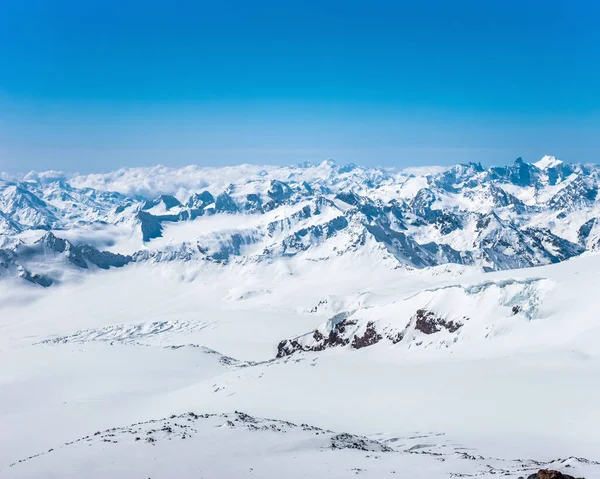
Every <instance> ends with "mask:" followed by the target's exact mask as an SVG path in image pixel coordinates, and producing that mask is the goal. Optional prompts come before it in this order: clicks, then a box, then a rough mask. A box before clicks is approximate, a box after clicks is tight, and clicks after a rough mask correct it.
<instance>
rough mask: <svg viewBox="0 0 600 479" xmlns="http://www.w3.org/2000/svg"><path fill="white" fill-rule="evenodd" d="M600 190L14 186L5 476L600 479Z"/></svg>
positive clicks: (163, 171) (422, 172)
mask: <svg viewBox="0 0 600 479" xmlns="http://www.w3.org/2000/svg"><path fill="white" fill-rule="evenodd" d="M599 176H600V168H599V167H597V166H595V165H582V164H570V163H566V162H562V161H560V160H557V159H556V158H554V157H550V156H546V157H544V158H543V159H541V160H540V161H538V162H537V163H533V164H530V163H526V162H524V161H523V160H521V159H518V160H516V161H515V162H514V164H512V165H509V166H494V167H490V168H484V167H483V166H482V165H480V164H477V163H470V164H467V165H456V166H453V167H449V168H439V167H435V168H419V169H407V170H404V171H401V172H395V171H391V170H384V169H373V168H363V167H360V166H356V165H336V164H335V163H334V162H332V161H327V162H323V163H321V164H317V165H312V164H303V165H299V166H293V167H272V166H253V165H242V166H239V167H227V168H200V167H195V166H190V167H186V168H182V169H171V168H166V167H154V168H136V169H122V170H119V171H116V172H112V173H109V174H94V175H71V174H63V173H60V172H56V171H52V172H42V173H34V172H32V173H29V174H27V175H26V176H24V177H22V178H14V177H13V178H10V177H9V176H8V175H3V174H0V178H5V179H3V180H0V478H28V477H29V478H38V477H60V478H80V477H90V478H105V477H114V478H131V477H142V478H147V477H151V478H153V479H157V478H172V477H178V478H202V477H205V478H223V479H229V478H232V477H258V478H275V477H278V478H279V477H285V478H288V477H289V478H300V477H331V478H347V477H354V476H358V477H365V478H371V477H372V478H382V477H406V478H417V479H433V478H458V477H468V478H492V477H507V478H514V479H516V478H518V477H524V478H527V477H529V476H530V475H532V474H533V475H534V476H533V477H542V476H536V473H537V472H538V471H539V470H540V469H551V470H556V471H560V473H561V474H562V475H560V476H559V475H554V476H544V477H554V478H557V479H560V478H561V477H562V478H567V479H568V478H569V477H583V478H587V479H589V478H595V477H600V462H599V461H600V453H599V452H598V451H600V408H598V404H600V387H598V385H597V381H596V379H597V378H598V377H600V319H599V318H600V317H599V316H598V311H599V310H600V297H599V296H598V295H597V294H595V285H596V284H598V280H600V256H598V253H597V252H598V251H599V249H600V246H599V245H600V241H599V238H600V234H599V232H598V227H599V226H598V225H599V223H598V218H599V217H600V201H598V185H599ZM241 411H243V412H241ZM268 418H271V419H268Z"/></svg>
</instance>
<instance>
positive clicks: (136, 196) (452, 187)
mask: <svg viewBox="0 0 600 479" xmlns="http://www.w3.org/2000/svg"><path fill="white" fill-rule="evenodd" d="M599 172H600V168H599V167H597V166H595V165H579V164H566V163H564V162H561V161H560V160H557V159H555V158H553V157H544V158H543V159H542V160H540V161H539V162H537V163H533V164H530V163H526V162H524V161H523V160H521V159H517V160H516V161H515V162H514V164H512V165H508V166H494V167H491V168H488V169H486V168H484V167H483V166H482V165H481V164H478V163H470V164H467V165H455V166H453V167H449V168H445V169H432V170H431V171H425V172H414V173H411V172H410V171H403V172H393V171H388V170H383V169H368V168H363V167H359V166H356V165H344V166H338V165H336V164H335V163H333V162H331V161H327V162H323V163H321V164H319V165H311V164H303V165H299V166H297V167H280V168H278V167H253V166H250V165H242V166H240V167H237V168H234V167H228V168H221V169H218V168H205V169H200V168H196V167H187V168H184V169H181V170H171V169H165V168H164V167H156V168H150V169H130V170H119V171H118V172H113V173H109V174H107V175H88V176H87V177H86V176H81V175H71V176H69V175H63V174H60V173H56V172H49V173H40V174H35V173H30V174H28V175H26V176H24V177H22V178H11V179H5V180H0V247H2V248H3V249H2V251H1V253H2V258H3V260H2V265H3V266H4V268H3V270H4V271H8V270H10V271H13V270H16V271H18V272H19V275H20V276H21V277H23V278H25V279H28V280H29V281H32V282H35V283H37V284H42V285H49V284H51V283H52V282H54V280H56V279H57V278H53V277H51V276H48V277H46V276H47V275H48V273H45V275H46V276H44V274H42V273H41V272H39V271H36V270H35V269H34V268H36V267H37V268H38V269H39V265H40V264H44V262H45V261H47V260H48V258H50V257H51V258H54V259H55V258H56V257H57V255H58V256H61V255H62V256H64V257H65V258H66V261H64V266H65V267H75V268H85V269H87V268H88V267H91V268H93V267H100V268H103V269H105V268H110V267H113V266H124V265H126V264H127V263H130V262H135V261H183V260H185V261H189V260H193V259H202V260H209V261H213V262H218V263H231V262H239V261H242V262H244V261H264V260H267V261H274V260H276V259H278V258H290V257H298V258H300V259H312V260H327V258H329V257H331V256H332V255H343V254H346V253H348V252H361V253H364V254H368V255H372V256H373V260H374V261H384V262H386V263H388V264H389V265H390V267H405V268H426V267H432V266H437V265H440V264H446V263H456V264H460V265H473V266H477V267H481V268H484V269H485V270H490V271H491V270H502V269H512V268H522V267H529V266H538V265H543V264H549V263H556V262H560V261H564V260H566V259H569V258H571V257H574V256H577V255H579V254H581V253H583V252H584V251H586V250H595V249H597V245H598V239H597V237H598V235H597V233H596V231H595V230H596V229H597V227H596V223H597V220H596V219H597V217H598V216H600V206H599V202H598V200H597V196H598V182H599V180H598V178H599ZM4 177H6V175H5V176H4ZM226 181H228V183H226ZM115 190H116V191H115ZM111 228H113V229H111ZM115 228H116V229H115ZM39 230H50V231H52V233H49V234H45V233H43V232H39ZM81 231H83V232H84V233H85V234H79V233H78V232H81ZM116 231H118V232H119V235H121V236H119V235H116V234H115V238H114V239H113V238H110V239H109V240H106V237H111V235H113V233H115V232H116ZM64 235H67V236H70V239H69V240H68V241H66V242H64V241H63V239H62V238H63V236H64ZM123 236H127V237H128V238H129V240H128V242H127V244H123V242H121V240H120V238H121V237H123ZM96 237H101V238H102V240H101V241H100V240H98V241H96ZM90 239H91V240H92V241H91V243H90V241H89V240H90ZM61 242H62V243H61ZM49 243H52V244H54V245H56V244H59V243H60V244H61V245H64V246H65V247H64V248H62V247H61V248H47V247H46V248H36V247H35V245H39V244H46V245H47V244H49ZM88 243H90V244H88ZM104 250H108V251H104ZM74 258H75V259H77V258H79V259H77V260H76V261H75V260H74ZM5 275H6V274H5ZM40 275H41V276H40ZM40 277H42V278H44V279H42V280H40V279H39V278H40Z"/></svg>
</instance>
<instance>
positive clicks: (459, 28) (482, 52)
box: [0, 0, 600, 172]
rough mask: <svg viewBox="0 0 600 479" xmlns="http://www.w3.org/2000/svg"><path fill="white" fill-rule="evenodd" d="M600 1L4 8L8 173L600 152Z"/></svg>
mask: <svg viewBox="0 0 600 479" xmlns="http://www.w3.org/2000/svg"><path fill="white" fill-rule="evenodd" d="M599 24H600V4H599V2H597V1H595V0H594V1H592V0H589V1H588V0H577V1H572V0H570V1H559V0H547V1H541V0H537V1H528V0H520V1H513V0H504V1H500V0H498V1H496V0H490V1H486V0H477V1H452V2H450V1H428V0H420V1H411V2H408V1H402V0H397V1H378V0H370V1H366V0H365V1H360V2H357V1H353V0H346V1H344V2H341V1H312V0H308V1H298V2H295V1H292V2H287V1H282V0H280V1H260V0H259V1H238V0H220V1H211V2H208V1H201V0H200V1H194V2H192V1H189V2H188V1H176V0H169V1H161V2H158V1H153V0H144V1H141V0H129V1H127V0H120V1H113V0H102V1H81V0H27V1H13V0H0V170H3V171H9V172H18V171H20V172H25V171H28V170H32V169H35V170H46V169H61V170H68V171H81V172H89V171H106V170H110V169H114V168H119V167H122V166H144V165H152V164H156V163H162V164H167V165H172V166H182V165H185V164H190V163H196V164H200V165H222V164H235V163H241V162H250V163H271V164H290V163H293V162H296V161H303V160H312V161H319V160H322V159H324V158H328V157H333V158H334V159H336V160H337V161H339V162H342V163H345V162H350V161H352V162H357V163H362V164H366V165H384V166H398V167H403V166H409V165H421V164H449V163H455V162H461V161H472V160H477V161H482V162H483V163H485V164H491V163H506V162H510V161H513V160H514V158H515V157H517V156H522V157H523V158H525V159H526V160H531V161H534V160H536V159H538V157H541V156H542V155H544V154H554V155H556V156H559V157H562V158H564V159H566V160H570V161H583V162H596V161H598V160H599V159H600V88H599V87H600V28H599V27H598V25H599Z"/></svg>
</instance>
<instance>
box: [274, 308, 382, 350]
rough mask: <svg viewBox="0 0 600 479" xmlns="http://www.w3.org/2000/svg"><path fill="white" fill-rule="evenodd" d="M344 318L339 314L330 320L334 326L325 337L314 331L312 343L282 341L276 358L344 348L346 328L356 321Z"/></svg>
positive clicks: (292, 340) (346, 341)
mask: <svg viewBox="0 0 600 479" xmlns="http://www.w3.org/2000/svg"><path fill="white" fill-rule="evenodd" d="M345 316H346V313H340V314H339V315H336V316H334V317H333V318H331V320H330V321H331V322H332V324H333V325H334V326H333V327H332V328H331V330H330V331H329V334H328V335H327V336H325V335H324V334H323V333H321V332H320V331H319V330H315V331H314V332H313V334H312V339H313V340H314V342H312V343H309V344H302V343H301V342H300V341H299V340H298V338H296V339H284V340H283V341H281V342H280V343H279V344H278V345H277V357H278V358H281V357H284V356H289V355H291V354H294V353H296V352H300V351H322V350H323V349H325V348H331V347H334V346H346V345H347V344H348V343H350V340H349V339H348V338H347V337H346V336H345V334H346V327H347V326H354V325H355V324H356V321H352V320H348V319H346V318H345ZM340 318H341V319H340ZM379 339H381V338H379Z"/></svg>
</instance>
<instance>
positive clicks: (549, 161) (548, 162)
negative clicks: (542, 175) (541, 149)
mask: <svg viewBox="0 0 600 479" xmlns="http://www.w3.org/2000/svg"><path fill="white" fill-rule="evenodd" d="M562 163H563V162H562V161H561V160H559V159H557V158H556V157H554V156H549V155H546V156H544V157H543V158H542V159H541V160H539V161H536V162H535V163H534V164H533V166H535V167H536V168H539V169H540V170H547V169H549V168H554V167H555V166H558V165H561V164H562Z"/></svg>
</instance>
